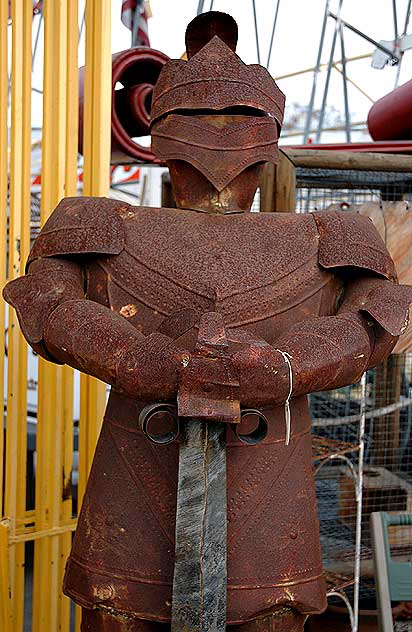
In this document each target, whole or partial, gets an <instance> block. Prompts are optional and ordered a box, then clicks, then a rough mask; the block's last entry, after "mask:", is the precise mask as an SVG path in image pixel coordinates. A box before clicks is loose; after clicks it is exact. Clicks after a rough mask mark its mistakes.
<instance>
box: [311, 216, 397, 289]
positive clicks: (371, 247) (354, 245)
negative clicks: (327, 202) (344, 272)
mask: <svg viewBox="0 0 412 632" xmlns="http://www.w3.org/2000/svg"><path fill="white" fill-rule="evenodd" d="M313 217H314V219H315V222H316V224H317V227H318V231H319V237H320V239H319V263H320V265H321V266H322V267H324V268H338V267H352V266H353V267H357V268H363V269H365V270H369V271H371V272H375V273H376V274H380V275H382V276H383V277H385V278H386V279H392V280H394V279H396V272H395V266H394V263H393V261H392V259H391V256H390V254H389V252H388V251H387V249H386V246H385V244H384V242H383V241H382V239H381V237H380V235H379V233H378V231H377V230H376V228H375V227H374V225H373V223H372V221H371V220H370V219H369V218H368V217H365V216H362V215H359V214H358V213H351V212H347V211H341V212H339V211H332V212H328V211H323V212H318V213H313Z"/></svg>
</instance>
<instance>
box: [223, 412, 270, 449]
mask: <svg viewBox="0 0 412 632" xmlns="http://www.w3.org/2000/svg"><path fill="white" fill-rule="evenodd" d="M247 415H256V417H257V418H258V424H257V426H256V428H254V429H253V430H252V431H251V432H249V433H243V432H239V430H240V428H239V426H240V424H233V425H232V428H233V430H234V433H235V435H236V436H237V438H238V439H239V441H241V442H242V443H246V444H248V445H257V444H258V443H260V442H261V441H263V439H264V438H265V437H266V435H267V433H268V426H269V423H268V420H267V418H266V417H265V415H264V414H263V413H262V412H260V410H257V409H256V408H243V410H241V412H240V419H241V420H242V419H243V418H244V417H246V416H247Z"/></svg>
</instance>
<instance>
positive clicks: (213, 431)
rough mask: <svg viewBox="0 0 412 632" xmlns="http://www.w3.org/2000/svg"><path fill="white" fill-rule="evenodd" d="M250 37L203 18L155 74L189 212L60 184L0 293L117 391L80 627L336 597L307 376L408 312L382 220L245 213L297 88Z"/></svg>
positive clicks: (248, 622) (159, 136) (348, 356)
mask: <svg viewBox="0 0 412 632" xmlns="http://www.w3.org/2000/svg"><path fill="white" fill-rule="evenodd" d="M236 42H237V26H236V23H235V22H234V20H233V19H232V18H231V17H230V16H228V15H226V14H223V13H219V12H210V13H206V14H202V15H200V16H198V17H197V18H195V20H193V21H192V22H191V24H190V25H189V26H188V29H187V33H186V48H187V61H186V60H174V61H169V62H168V63H166V65H165V66H164V67H163V70H162V72H161V74H160V77H159V80H158V82H157V84H156V86H155V90H154V94H153V101H152V110H151V118H152V123H151V125H152V146H153V150H154V152H155V154H156V155H157V157H158V158H159V159H161V160H163V161H165V162H166V163H167V165H168V167H169V170H170V176H171V181H172V186H173V191H174V195H175V199H176V204H177V208H147V207H134V206H130V205H128V204H125V203H124V202H120V201H115V200H111V199H105V198H87V197H78V198H68V199H64V200H62V201H61V202H60V204H59V205H58V206H57V208H56V209H55V211H54V212H53V213H52V215H51V216H50V218H49V220H48V221H47V222H46V224H45V226H44V227H43V229H42V231H41V233H40V235H39V236H38V237H37V239H36V241H35V243H34V246H33V248H32V251H31V253H30V257H29V260H28V262H27V273H26V275H25V276H23V277H21V278H19V279H17V280H15V281H12V282H10V283H9V284H8V285H7V286H6V288H5V290H4V296H5V298H6V300H7V301H8V302H9V303H10V304H11V305H12V306H13V307H14V308H15V309H16V311H17V313H18V317H19V321H20V324H21V328H22V330H23V333H24V335H25V337H26V339H27V341H28V342H29V344H30V345H31V346H32V347H33V349H34V350H35V351H36V352H37V353H38V354H39V355H40V356H42V357H43V358H46V359H47V360H49V361H51V362H56V363H61V364H64V363H65V364H68V365H70V366H72V367H75V368H76V369H79V370H80V371H83V372H84V373H87V374H89V375H93V376H96V377H98V378H99V379H100V380H103V381H105V382H107V383H108V384H110V385H111V387H112V388H111V393H110V398H109V401H108V404H107V409H106V414H105V418H104V422H103V427H102V430H101V434H100V438H99V441H98V445H97V449H96V454H95V457H94V462H93V466H92V470H91V473H90V477H89V481H88V486H87V491H86V495H85V498H84V502H83V506H82V509H81V514H80V517H79V522H78V527H77V531H76V535H75V538H74V542H73V547H72V552H71V555H70V558H69V560H68V564H67V568H66V576H65V583H64V590H65V593H66V594H67V595H69V596H70V597H71V598H72V599H73V600H74V601H75V602H76V603H78V604H80V605H81V606H82V607H83V622H82V630H83V632H92V631H99V632H100V631H110V632H114V631H116V632H126V631H128V632H137V631H142V632H151V631H153V632H155V631H156V630H159V631H161V630H164V631H165V632H166V631H167V630H170V629H172V630H173V631H174V632H178V631H183V630H186V631H187V632H212V631H213V632H221V631H222V630H225V629H226V626H227V629H228V630H232V631H233V632H236V631H238V630H239V632H252V631H253V632H258V631H267V630H273V631H276V632H299V631H301V630H303V625H304V622H305V619H306V618H307V615H308V614H310V613H319V612H321V611H323V610H324V608H325V607H326V590H325V583H324V579H323V574H322V560H321V552H320V544H319V532H318V521H317V513H316V500H315V492H314V480H313V472H312V464H311V434H310V418H309V413H308V404H307V394H308V393H311V392H313V391H322V390H327V389H333V388H336V387H341V386H343V385H347V384H350V383H353V382H356V381H357V380H359V379H360V377H361V375H362V374H363V372H364V371H365V370H366V369H367V368H369V367H373V366H375V365H376V364H378V363H379V362H381V361H382V360H383V359H384V358H386V357H387V356H388V354H389V353H390V352H391V350H392V349H393V347H394V345H395V342H396V340H397V337H398V336H399V335H400V334H401V333H402V331H403V330H404V329H405V327H406V318H407V308H408V306H409V304H410V302H411V301H412V288H411V287H409V286H401V285H398V284H397V281H396V274H395V270H394V266H393V262H392V260H391V258H390V256H389V254H388V252H387V250H386V248H385V246H384V244H383V242H382V240H381V238H380V237H379V235H378V234H377V232H376V230H375V229H374V226H373V224H372V222H371V221H370V220H369V219H367V218H366V217H363V216H360V215H357V214H355V213H351V212H336V211H331V212H328V211H325V212H315V213H311V214H293V213H251V212H249V210H250V207H251V204H252V201H253V197H254V194H255V192H256V189H257V186H258V184H259V179H260V176H261V170H262V165H263V164H264V163H265V162H267V161H272V162H273V163H275V164H276V162H277V156H278V154H277V151H278V150H277V139H278V134H279V131H280V128H281V124H282V117H283V109H284V95H283V94H282V93H281V91H280V90H279V88H278V87H277V86H276V84H275V83H274V81H273V80H272V78H271V77H270V75H269V73H268V72H267V70H266V69H264V68H263V67H261V66H259V65H250V66H248V65H245V64H244V63H243V62H242V61H241V60H240V59H239V57H238V56H237V55H236V53H235V49H236ZM247 417H249V419H247ZM253 419H255V422H256V424H255V425H252V420H253ZM170 626H171V627H170Z"/></svg>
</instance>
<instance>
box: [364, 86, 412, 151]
mask: <svg viewBox="0 0 412 632" xmlns="http://www.w3.org/2000/svg"><path fill="white" fill-rule="evenodd" d="M368 128H369V133H370V135H371V136H372V138H373V140H378V141H382V140H386V141H388V140H391V141H394V140H411V141H412V80H411V81H407V82H406V83H404V84H403V85H402V86H399V88H396V89H395V90H392V92H389V94H386V95H385V96H384V97H382V98H381V99H379V100H378V101H376V103H374V104H373V105H372V107H371V109H370V110H369V114H368Z"/></svg>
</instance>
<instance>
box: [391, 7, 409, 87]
mask: <svg viewBox="0 0 412 632" xmlns="http://www.w3.org/2000/svg"><path fill="white" fill-rule="evenodd" d="M411 5H412V0H409V2H408V6H407V7H406V13H405V24H404V27H403V31H402V37H405V35H406V33H407V30H408V25H409V20H410V17H411ZM404 53H405V51H404V50H402V46H401V50H400V53H399V64H398V66H397V69H396V77H395V88H397V87H398V85H399V77H400V74H401V66H402V59H403V56H404Z"/></svg>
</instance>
